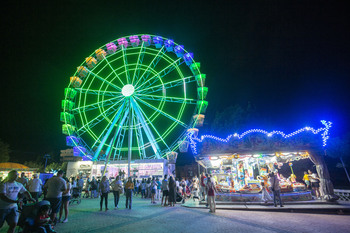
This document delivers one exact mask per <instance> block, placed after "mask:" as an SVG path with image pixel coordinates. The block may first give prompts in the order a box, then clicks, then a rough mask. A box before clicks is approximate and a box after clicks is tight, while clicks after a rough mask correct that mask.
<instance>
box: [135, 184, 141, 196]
mask: <svg viewBox="0 0 350 233" xmlns="http://www.w3.org/2000/svg"><path fill="white" fill-rule="evenodd" d="M139 190H140V181H139V180H136V182H135V193H134V195H136V197H137V196H138V195H139V193H140V192H139Z"/></svg>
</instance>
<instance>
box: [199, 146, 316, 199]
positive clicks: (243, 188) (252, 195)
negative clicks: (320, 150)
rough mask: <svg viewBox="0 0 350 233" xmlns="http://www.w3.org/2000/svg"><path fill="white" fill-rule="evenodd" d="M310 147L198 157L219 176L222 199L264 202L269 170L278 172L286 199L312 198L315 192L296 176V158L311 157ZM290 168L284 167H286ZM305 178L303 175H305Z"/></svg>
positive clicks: (210, 170) (213, 174)
mask: <svg viewBox="0 0 350 233" xmlns="http://www.w3.org/2000/svg"><path fill="white" fill-rule="evenodd" d="M308 156H309V153H308V152H307V151H294V152H293V151H290V152H282V153H277V152H276V153H258V154H248V153H234V154H230V153H226V154H225V153H224V154H208V155H200V156H197V157H196V161H197V162H198V163H199V164H200V165H201V166H202V167H203V168H205V169H206V172H207V173H208V174H211V176H212V177H213V179H214V180H215V183H216V187H217V190H218V192H219V193H218V195H217V196H216V199H217V200H218V201H233V202H240V201H244V202H246V201H254V202H260V201H262V200H261V194H260V193H261V190H262V187H263V186H265V187H268V173H270V172H275V173H277V176H278V177H279V179H280V186H281V193H282V195H281V197H282V199H283V200H284V201H308V200H311V199H312V196H311V192H310V191H309V190H307V189H306V186H305V184H304V183H302V182H300V179H298V180H297V179H296V175H295V174H294V171H293V162H294V161H299V160H304V159H308ZM286 166H287V167H289V168H290V169H287V171H286V169H283V172H280V169H281V168H282V167H286ZM301 178H302V177H301Z"/></svg>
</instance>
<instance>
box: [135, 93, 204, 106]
mask: <svg viewBox="0 0 350 233" xmlns="http://www.w3.org/2000/svg"><path fill="white" fill-rule="evenodd" d="M136 96H137V97H138V98H140V99H147V100H155V101H165V102H171V103H180V104H182V103H186V104H197V100H195V99H187V98H179V97H169V96H158V95H146V94H138V95H136Z"/></svg>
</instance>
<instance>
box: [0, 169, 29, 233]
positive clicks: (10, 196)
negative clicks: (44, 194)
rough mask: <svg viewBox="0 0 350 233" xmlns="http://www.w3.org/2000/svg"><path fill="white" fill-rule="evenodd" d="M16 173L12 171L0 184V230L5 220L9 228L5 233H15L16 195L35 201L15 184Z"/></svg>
mask: <svg viewBox="0 0 350 233" xmlns="http://www.w3.org/2000/svg"><path fill="white" fill-rule="evenodd" d="M17 178H18V172H17V171H15V170H12V171H10V172H9V173H8V175H7V178H5V180H4V181H2V182H1V183H0V229H1V228H2V226H3V224H4V222H5V220H6V222H7V224H8V226H9V229H8V231H7V232H10V233H11V232H12V233H14V232H15V229H16V226H17V222H18V207H17V204H18V203H20V200H18V199H17V197H18V194H19V193H21V194H24V195H27V196H28V197H29V199H30V200H32V201H35V200H34V199H33V198H32V196H31V195H30V193H29V192H28V191H27V190H26V188H24V186H23V185H22V184H21V183H19V182H17V181H16V179H17Z"/></svg>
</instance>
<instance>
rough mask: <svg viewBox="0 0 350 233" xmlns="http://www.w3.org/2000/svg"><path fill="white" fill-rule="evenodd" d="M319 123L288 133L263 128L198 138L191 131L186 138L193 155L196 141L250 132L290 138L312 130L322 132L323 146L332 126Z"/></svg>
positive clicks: (327, 122)
mask: <svg viewBox="0 0 350 233" xmlns="http://www.w3.org/2000/svg"><path fill="white" fill-rule="evenodd" d="M321 123H322V124H323V125H324V127H322V128H318V129H314V128H312V127H308V126H307V127H304V128H301V129H299V130H296V131H294V132H292V133H289V134H285V133H284V132H282V131H279V130H273V131H271V132H268V131H266V130H263V129H250V130H247V131H245V132H243V133H242V134H238V133H234V134H230V135H228V136H227V137H226V138H220V137H217V136H214V135H210V134H205V135H202V136H201V137H200V138H198V137H197V136H195V134H194V133H193V132H188V133H187V138H188V140H189V142H190V146H191V150H192V153H193V154H195V155H196V154H197V153H198V152H197V143H202V142H203V141H204V139H213V140H216V141H219V142H224V143H228V142H229V141H230V139H231V138H232V137H234V138H237V139H242V138H244V137H245V136H247V135H248V134H251V133H262V134H265V135H266V136H268V137H272V136H273V135H275V134H276V135H281V136H282V137H283V138H290V137H293V136H295V135H298V134H300V133H302V132H312V133H313V134H319V133H322V134H321V135H322V142H323V144H322V145H323V147H325V146H326V145H327V140H328V139H329V129H330V128H331V127H332V122H330V121H325V120H322V121H321Z"/></svg>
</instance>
